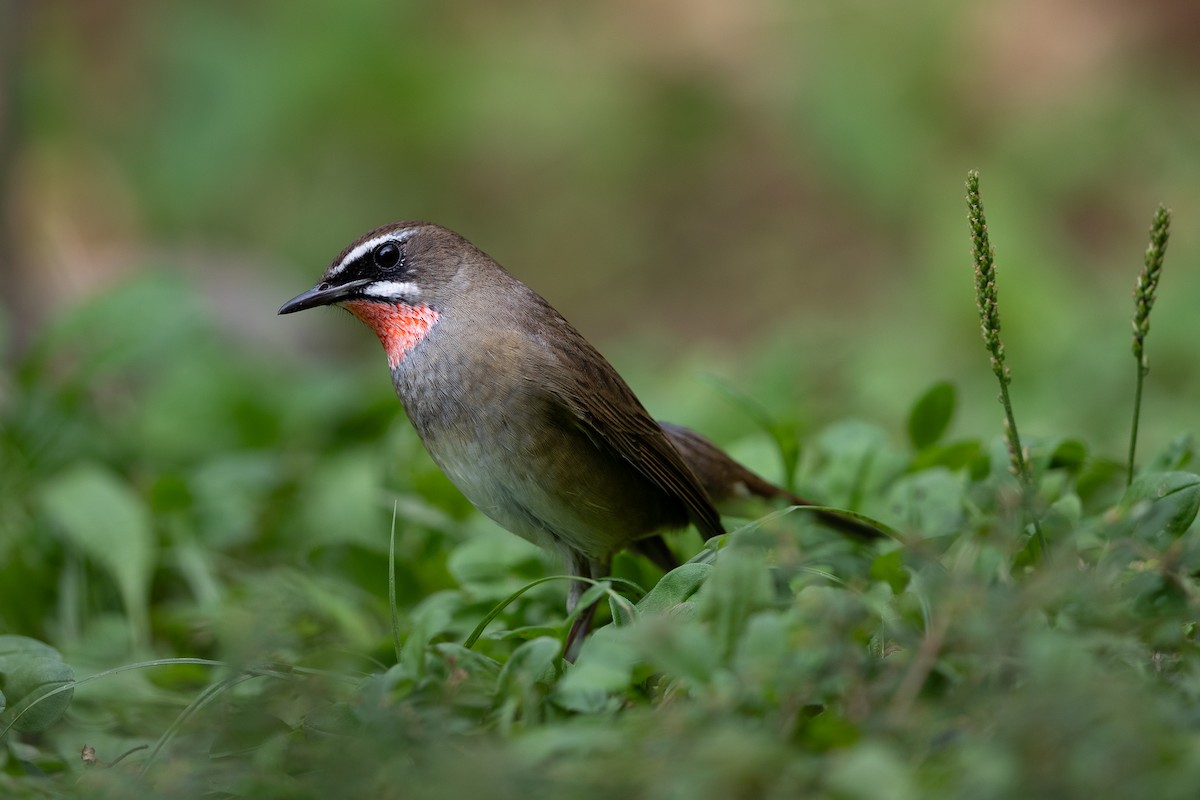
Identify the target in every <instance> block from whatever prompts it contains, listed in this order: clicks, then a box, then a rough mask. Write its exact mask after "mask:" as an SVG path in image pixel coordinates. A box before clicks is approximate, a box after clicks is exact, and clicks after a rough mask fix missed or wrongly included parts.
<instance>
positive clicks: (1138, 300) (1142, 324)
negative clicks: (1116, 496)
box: [1125, 206, 1171, 486]
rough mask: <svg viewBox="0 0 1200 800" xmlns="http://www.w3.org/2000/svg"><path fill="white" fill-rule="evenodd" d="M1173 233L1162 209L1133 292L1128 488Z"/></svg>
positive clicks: (1159, 210)
mask: <svg viewBox="0 0 1200 800" xmlns="http://www.w3.org/2000/svg"><path fill="white" fill-rule="evenodd" d="M1170 233H1171V212H1170V211H1169V210H1168V209H1166V208H1164V207H1163V206H1159V207H1158V210H1157V211H1155V212H1154V221H1153V222H1152V223H1151V224H1150V246H1149V247H1147V248H1146V258H1145V266H1144V267H1142V271H1141V272H1140V273H1139V274H1138V279H1137V288H1136V289H1134V291H1133V299H1134V301H1135V304H1136V305H1135V308H1134V312H1133V357H1134V358H1135V359H1136V360H1137V383H1136V388H1135V389H1134V395H1133V426H1132V428H1131V429H1130V432H1129V470H1128V473H1127V474H1126V476H1125V485H1126V486H1128V485H1129V484H1131V483H1133V463H1134V456H1135V455H1136V453H1137V435H1138V419H1139V418H1140V417H1141V413H1142V382H1143V381H1144V380H1145V377H1146V373H1148V372H1149V371H1150V364H1149V361H1147V359H1146V347H1145V344H1146V334H1148V333H1149V332H1150V309H1151V308H1153V306H1154V293H1155V292H1156V291H1158V278H1159V275H1160V274H1161V273H1162V266H1163V258H1164V256H1166V253H1167V239H1168V237H1169V236H1170Z"/></svg>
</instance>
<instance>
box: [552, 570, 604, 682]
mask: <svg viewBox="0 0 1200 800" xmlns="http://www.w3.org/2000/svg"><path fill="white" fill-rule="evenodd" d="M608 571H609V563H608V562H607V561H605V562H600V561H591V560H589V559H588V558H587V557H586V556H584V555H583V554H582V553H571V554H570V555H568V556H567V572H569V573H570V574H571V575H572V576H574V577H580V578H591V579H592V580H600V579H602V578H607V577H608ZM591 585H592V584H590V583H587V582H586V581H580V580H572V581H571V585H570V587H569V588H568V589H567V614H571V613H572V612H573V611H575V608H576V606H578V605H579V598H580V597H581V596H582V595H583V593H584V592H585V591H586V590H587V589H588V588H589V587H590V586H591ZM598 605H600V601H599V600H597V601H596V602H594V603H592V604H591V605H590V606H588V607H587V608H585V609H583V611H581V612H580V614H579V616H578V617H576V618H575V622H573V623H572V624H571V630H570V631H568V632H567V638H566V640H565V641H564V642H563V658H565V659H566V660H567V661H574V660H575V657H576V656H578V655H579V649H580V648H581V647H582V646H583V640H584V639H585V638H586V637H587V635H588V633H589V632H590V631H591V630H592V620H593V619H594V618H595V616H596V606H598Z"/></svg>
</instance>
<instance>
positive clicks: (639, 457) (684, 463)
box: [278, 221, 878, 660]
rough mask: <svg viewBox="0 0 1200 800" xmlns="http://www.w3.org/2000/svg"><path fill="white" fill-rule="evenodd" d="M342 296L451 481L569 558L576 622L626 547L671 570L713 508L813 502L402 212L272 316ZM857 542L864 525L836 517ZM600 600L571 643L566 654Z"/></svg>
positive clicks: (500, 519)
mask: <svg viewBox="0 0 1200 800" xmlns="http://www.w3.org/2000/svg"><path fill="white" fill-rule="evenodd" d="M329 305H336V306H340V307H341V308H343V309H345V310H346V311H348V312H350V314H352V315H353V316H355V317H357V318H358V319H359V320H360V321H362V322H363V323H365V324H366V325H367V327H369V328H370V329H371V330H372V331H374V333H375V334H376V336H377V337H378V338H379V340H380V342H381V343H382V345H383V348H384V351H385V353H386V355H387V361H388V366H389V368H390V370H391V377H392V384H393V386H394V388H395V391H396V395H397V396H398V398H399V399H400V402H401V404H402V405H403V406H404V410H405V412H406V413H407V416H408V419H409V420H410V422H411V424H412V426H413V428H414V429H415V430H416V432H417V434H418V435H419V436H420V438H421V441H422V442H423V443H424V445H425V448H426V450H427V451H428V452H429V455H430V456H431V457H432V459H433V461H434V462H435V463H436V464H437V465H438V467H439V468H440V469H441V470H442V472H444V473H445V475H446V477H448V478H449V479H450V481H451V482H452V483H453V484H454V485H455V486H456V487H457V488H458V489H459V490H460V491H461V492H462V493H463V494H464V495H465V496H466V497H467V499H468V500H470V502H471V503H472V504H473V505H474V506H475V507H476V508H478V509H479V510H480V511H481V512H482V513H483V514H485V515H486V516H488V517H490V518H491V519H492V520H494V521H495V522H496V523H498V524H499V525H500V526H501V527H503V528H506V529H507V530H509V531H511V532H512V533H515V534H517V535H518V536H521V537H523V538H524V539H527V540H529V541H531V542H533V543H534V544H536V545H539V546H541V547H543V548H545V549H547V550H550V551H553V552H556V553H558V554H559V555H561V557H562V558H563V561H564V563H565V566H566V571H567V572H568V574H569V575H570V576H571V577H572V578H574V579H573V580H571V581H570V582H569V585H568V589H567V613H568V617H570V616H571V615H572V614H573V613H574V612H575V611H576V607H577V606H578V604H579V601H580V598H581V597H582V595H583V593H584V591H585V590H586V588H587V586H588V584H589V582H594V581H599V580H602V579H604V578H605V577H607V576H608V575H609V571H610V567H611V563H612V559H613V556H614V555H615V554H616V553H618V552H620V551H621V550H625V549H629V550H631V551H633V552H635V553H639V554H641V555H643V556H645V557H647V558H649V559H650V560H651V561H652V562H653V563H654V564H655V565H657V566H658V567H660V568H662V569H663V570H667V571H669V570H670V569H673V568H674V567H676V566H678V563H679V562H678V560H677V559H676V557H675V555H674V554H673V552H672V551H671V549H670V547H669V546H668V545H667V543H666V541H665V540H664V539H663V537H662V534H663V533H665V532H668V531H671V530H676V529H680V528H684V527H686V526H687V525H688V523H691V524H692V525H694V526H695V528H696V530H697V531H698V532H699V533H700V535H701V536H702V537H704V538H705V539H709V538H712V537H715V536H719V535H721V534H723V533H725V532H726V530H725V527H724V525H723V523H722V521H721V516H720V513H719V512H718V510H717V504H719V503H726V502H731V501H734V500H738V499H740V498H745V497H752V496H757V497H762V498H768V499H773V498H774V499H782V500H784V501H785V502H788V503H791V504H793V505H814V504H813V503H810V502H809V501H807V500H805V499H804V498H802V497H799V496H797V495H795V494H792V493H791V492H788V491H787V490H784V489H782V488H780V487H778V486H775V485H774V484H772V483H770V482H768V481H766V480H765V479H763V478H761V477H759V476H758V475H756V474H754V473H753V472H752V471H750V470H749V469H747V468H746V467H744V466H742V465H741V464H739V463H737V462H736V461H735V460H733V459H732V458H731V457H730V456H728V455H727V454H726V453H725V452H724V451H722V450H721V449H720V448H719V447H718V446H717V445H716V444H714V443H713V442H712V441H710V440H709V439H707V438H705V437H703V436H702V435H700V434H698V433H696V432H694V431H691V430H689V429H687V428H684V427H682V426H678V425H673V424H670V423H660V422H658V421H657V420H655V419H654V418H653V417H652V416H651V415H650V413H649V412H648V411H647V410H646V408H645V407H644V406H643V405H642V403H641V402H640V401H639V400H638V398H637V396H636V395H635V394H634V392H633V390H632V389H630V388H629V386H628V384H627V383H626V382H625V381H624V380H623V379H622V378H621V377H620V375H619V374H618V373H617V371H616V369H614V368H613V366H612V365H611V364H610V363H609V362H608V361H607V360H606V359H605V358H604V356H602V355H601V354H600V352H599V351H598V350H596V348H595V347H593V346H592V345H591V344H590V343H589V342H588V341H587V339H585V338H584V337H583V335H582V334H580V333H579V331H577V330H576V329H575V328H574V327H573V326H572V325H571V324H570V323H569V322H567V320H566V319H565V318H564V317H563V316H562V315H561V314H560V313H559V312H558V311H556V310H555V309H554V308H553V307H552V306H551V305H550V304H549V303H548V302H547V301H546V300H545V299H543V298H542V296H541V295H539V294H538V293H536V292H535V291H534V290H533V289H531V288H529V287H528V286H527V285H526V284H525V283H523V282H522V281H521V280H519V279H518V278H517V277H515V276H514V275H513V274H512V273H510V272H509V271H508V270H506V269H505V268H504V267H502V266H500V264H498V263H497V262H496V261H495V260H493V259H492V258H491V257H490V256H489V255H487V254H486V253H485V252H483V251H482V250H480V249H479V248H477V247H476V246H475V245H473V244H471V243H470V242H469V241H468V240H467V239H466V238H464V237H463V236H461V235H459V234H458V233H455V232H454V231H452V230H450V229H448V228H445V227H442V226H439V225H436V224H433V223H429V222H419V221H405V222H394V223H390V224H387V225H383V226H380V227H378V228H374V229H373V230H370V231H368V232H367V233H365V234H363V235H362V236H360V237H359V238H358V239H356V240H354V241H353V242H351V243H350V244H349V245H348V246H347V247H346V248H345V249H344V250H342V252H341V253H340V254H339V255H338V256H337V257H336V258H335V259H334V260H333V261H332V263H331V264H330V265H329V268H328V269H326V270H325V273H324V274H323V275H322V277H321V280H320V281H319V282H318V283H317V285H316V286H315V287H314V288H312V289H310V290H308V291H306V292H303V293H302V294H299V295H297V296H296V297H294V298H292V299H291V300H289V301H287V302H286V303H284V304H283V306H282V307H280V309H279V312H278V313H279V314H291V313H294V312H297V311H302V310H305V309H310V308H315V307H319V306H329ZM817 513H819V514H822V515H823V516H822V519H823V520H824V521H825V522H827V523H829V524H830V525H832V526H834V527H838V528H839V529H841V530H842V531H843V532H845V533H847V534H849V535H850V536H852V537H854V538H858V539H871V538H874V537H875V536H877V535H878V532H877V531H875V530H874V529H873V528H872V527H871V526H869V525H866V524H863V523H861V522H859V521H856V520H852V519H846V518H843V517H838V516H836V515H833V514H829V513H828V512H817ZM596 605H597V604H596V603H592V604H591V605H590V606H589V607H588V608H585V609H582V610H581V611H580V613H579V614H578V615H577V616H575V619H574V621H573V623H572V625H571V628H570V630H569V631H568V633H567V635H566V637H565V638H564V643H563V654H564V656H565V657H566V658H567V659H568V660H573V659H574V658H575V656H576V655H577V654H578V652H579V648H580V646H581V643H582V641H583V639H584V637H586V636H587V634H588V633H589V631H590V629H591V627H592V624H593V617H594V614H595V610H596Z"/></svg>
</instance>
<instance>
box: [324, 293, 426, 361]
mask: <svg viewBox="0 0 1200 800" xmlns="http://www.w3.org/2000/svg"><path fill="white" fill-rule="evenodd" d="M342 305H343V306H345V307H346V310H347V311H349V312H350V313H351V314H353V315H354V316H356V317H358V318H359V319H360V320H362V321H363V323H364V324H365V325H366V326H367V327H368V328H370V329H371V330H373V331H375V335H376V336H378V337H379V341H380V342H382V343H383V349H384V350H386V351H387V358H388V366H390V367H391V368H392V369H395V368H396V367H398V366H399V365H400V362H401V361H402V360H404V356H405V355H407V353H408V351H409V350H412V349H413V348H414V347H416V346H417V343H418V342H420V341H421V340H422V339H424V338H425V334H427V333H429V331H430V330H431V329H432V328H433V326H434V325H436V324H437V321H438V313H437V312H436V311H434V310H433V309H432V308H430V307H429V306H427V305H419V306H408V305H403V304H400V303H376V302H372V301H370V300H351V301H349V302H346V303H342Z"/></svg>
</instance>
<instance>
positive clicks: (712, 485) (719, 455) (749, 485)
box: [659, 422, 884, 541]
mask: <svg viewBox="0 0 1200 800" xmlns="http://www.w3.org/2000/svg"><path fill="white" fill-rule="evenodd" d="M659 425H661V426H662V429H663V432H664V433H666V434H667V438H668V439H670V440H671V443H672V444H673V445H675V449H676V450H678V451H679V453H680V455H682V456H683V460H684V461H685V462H686V463H687V465H688V466H689V467H691V469H692V472H694V473H695V474H696V477H697V478H699V479H700V484H701V485H702V486H703V487H704V491H705V492H707V493H708V497H709V499H710V500H712V502H713V505H715V506H716V507H717V508H718V509H719V510H725V509H728V508H729V507H731V506H733V505H736V504H737V502H738V501H744V500H747V499H749V498H752V497H761V498H764V499H766V500H782V501H783V502H785V503H789V504H791V505H795V506H814V505H820V504H819V503H814V502H813V501H811V500H806V499H805V498H803V497H801V496H799V495H797V494H794V493H793V492H789V491H788V490H787V489H784V488H783V487H781V486H776V485H775V484H773V483H771V482H770V481H768V480H765V479H763V478H761V477H759V476H758V475H756V474H754V473H753V472H751V471H750V470H748V469H746V468H745V467H743V466H742V465H741V464H739V463H738V462H736V461H734V460H733V459H732V458H730V457H729V456H728V455H726V453H725V451H724V450H722V449H721V448H719V447H717V446H716V445H715V444H713V443H712V442H711V441H710V440H709V439H707V438H705V437H704V436H701V435H700V434H698V433H696V432H695V431H693V430H690V429H688V428H685V427H683V426H681V425H674V424H672V423H670V422H659ZM812 513H813V514H815V515H816V516H817V518H818V519H819V520H820V521H821V523H822V524H823V525H826V526H828V527H830V528H833V529H834V530H836V531H838V532H839V533H842V534H845V535H846V536H849V537H850V538H852V539H856V540H858V541H871V540H874V539H879V538H881V537H882V536H883V535H884V534H883V533H882V532H881V531H879V530H877V529H876V528H874V527H872V526H871V525H868V524H867V523H865V522H861V521H859V520H856V519H852V518H849V517H843V516H841V515H839V514H835V513H833V512H829V511H814V512H812Z"/></svg>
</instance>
